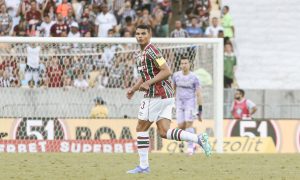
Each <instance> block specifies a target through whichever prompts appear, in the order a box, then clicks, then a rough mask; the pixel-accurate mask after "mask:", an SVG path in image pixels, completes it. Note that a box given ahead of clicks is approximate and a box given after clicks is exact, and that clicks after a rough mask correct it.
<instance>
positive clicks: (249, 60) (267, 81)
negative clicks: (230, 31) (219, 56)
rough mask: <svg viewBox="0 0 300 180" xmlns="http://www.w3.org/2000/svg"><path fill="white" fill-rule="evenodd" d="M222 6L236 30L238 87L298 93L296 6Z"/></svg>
mask: <svg viewBox="0 0 300 180" xmlns="http://www.w3.org/2000/svg"><path fill="white" fill-rule="evenodd" d="M222 3H223V5H225V4H226V5H229V6H230V9H231V10H230V12H231V14H232V16H233V17H234V24H235V27H236V29H237V31H236V38H235V42H236V44H237V56H238V61H239V64H238V69H237V79H238V84H239V85H240V86H241V87H243V88H247V89H254V88H256V89H257V88H258V89H299V88H300V83H299V82H300V76H299V67H300V61H299V59H300V54H299V50H298V49H299V48H298V47H299V46H300V45H299V41H297V39H300V35H299V32H298V29H299V23H298V21H297V19H299V13H298V12H299V10H300V6H299V2H298V1H297V0H291V1H289V2H288V3H283V2H282V1H277V0H271V1H253V0H243V1H240V0H223V1H222ZM257 17H263V18H257Z"/></svg>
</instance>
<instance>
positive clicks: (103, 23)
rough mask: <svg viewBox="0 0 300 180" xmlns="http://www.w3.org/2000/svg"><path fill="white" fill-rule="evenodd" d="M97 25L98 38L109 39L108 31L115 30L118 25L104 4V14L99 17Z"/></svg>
mask: <svg viewBox="0 0 300 180" xmlns="http://www.w3.org/2000/svg"><path fill="white" fill-rule="evenodd" d="M95 25H96V27H95V29H96V34H97V35H98V37H107V35H108V30H109V29H114V27H115V26H116V25H117V20H116V17H115V15H113V14H112V13H110V12H108V7H107V5H106V4H103V6H102V12H101V13H100V14H99V15H97V18H96V22H95Z"/></svg>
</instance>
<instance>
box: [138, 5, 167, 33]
mask: <svg viewBox="0 0 300 180" xmlns="http://www.w3.org/2000/svg"><path fill="white" fill-rule="evenodd" d="M161 12H162V11H161ZM139 24H146V25H150V26H151V27H152V28H153V27H154V22H153V18H152V17H151V15H150V13H149V10H148V9H147V8H144V9H143V11H142V13H141V16H139V18H137V19H136V25H139Z"/></svg>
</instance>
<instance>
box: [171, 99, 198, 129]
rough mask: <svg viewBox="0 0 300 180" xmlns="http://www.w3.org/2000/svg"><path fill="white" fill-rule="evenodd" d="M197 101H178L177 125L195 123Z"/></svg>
mask: <svg viewBox="0 0 300 180" xmlns="http://www.w3.org/2000/svg"><path fill="white" fill-rule="evenodd" d="M196 113H197V112H196V109H195V99H193V98H192V99H185V100H180V99H178V100H176V121H177V124H181V123H184V122H186V121H187V122H193V121H194V120H195V119H196V118H195V115H196Z"/></svg>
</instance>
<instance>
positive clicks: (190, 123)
mask: <svg viewBox="0 0 300 180" xmlns="http://www.w3.org/2000/svg"><path fill="white" fill-rule="evenodd" d="M185 124H186V126H185V127H186V128H185V130H186V131H187V132H190V133H192V134H196V132H195V128H193V121H186V122H185ZM187 152H188V154H189V155H193V154H194V152H195V144H194V142H192V141H189V142H188V145H187Z"/></svg>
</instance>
